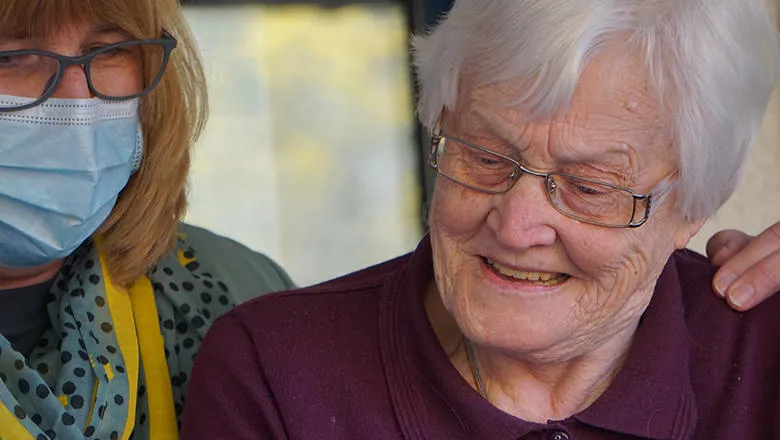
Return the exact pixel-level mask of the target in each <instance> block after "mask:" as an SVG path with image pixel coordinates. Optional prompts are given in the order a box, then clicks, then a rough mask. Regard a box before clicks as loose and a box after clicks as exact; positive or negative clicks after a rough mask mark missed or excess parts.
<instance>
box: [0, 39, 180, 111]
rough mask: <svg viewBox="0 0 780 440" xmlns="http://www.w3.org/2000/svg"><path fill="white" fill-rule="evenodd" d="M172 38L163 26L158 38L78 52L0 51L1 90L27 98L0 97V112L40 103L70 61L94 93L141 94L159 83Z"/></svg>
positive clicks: (116, 97)
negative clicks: (67, 53)
mask: <svg viewBox="0 0 780 440" xmlns="http://www.w3.org/2000/svg"><path fill="white" fill-rule="evenodd" d="M176 44H177V42H176V39H175V38H174V37H173V36H172V35H171V34H169V33H168V32H167V31H165V30H163V31H162V33H161V36H160V38H155V39H142V40H129V41H122V42H119V43H115V44H109V45H106V46H102V47H99V48H97V49H95V50H92V51H90V52H89V53H87V54H85V55H82V56H77V57H70V56H65V55H60V54H57V53H54V52H47V51H43V50H36V49H23V50H13V51H3V52H0V95H8V96H14V97H19V98H29V99H22V100H13V102H6V101H1V100H0V112H9V111H18V110H24V109H27V108H30V107H35V106H37V105H40V104H41V103H43V102H44V101H46V100H47V99H49V98H50V97H51V96H52V95H53V94H54V92H55V91H56V89H57V86H58V85H59V83H60V81H61V80H62V78H63V75H64V73H65V71H66V69H67V68H68V67H70V66H80V67H81V68H82V69H83V70H84V73H85V76H86V79H87V85H88V87H89V90H90V92H91V93H92V94H93V95H94V96H95V97H97V98H100V99H104V100H107V101H122V100H127V99H134V98H138V97H141V96H144V95H146V94H147V93H149V92H150V91H151V90H152V89H154V88H155V87H156V86H157V85H158V84H159V83H160V80H161V79H162V76H163V74H164V73H165V69H166V67H167V65H168V61H169V59H170V55H171V51H173V49H174V48H175V47H176Z"/></svg>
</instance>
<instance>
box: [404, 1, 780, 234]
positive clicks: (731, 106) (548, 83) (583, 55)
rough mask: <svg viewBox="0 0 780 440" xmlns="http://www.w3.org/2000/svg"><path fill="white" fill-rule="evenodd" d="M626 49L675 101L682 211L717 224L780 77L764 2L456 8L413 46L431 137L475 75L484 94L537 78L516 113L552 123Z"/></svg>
mask: <svg viewBox="0 0 780 440" xmlns="http://www.w3.org/2000/svg"><path fill="white" fill-rule="evenodd" d="M618 39H623V41H625V42H626V49H627V51H631V50H637V51H638V52H637V53H638V54H640V55H641V56H642V57H643V58H644V60H645V64H646V66H647V69H648V72H649V74H650V78H651V80H652V82H653V86H654V87H655V89H656V92H657V93H658V95H659V98H661V99H663V97H670V96H673V97H674V98H673V99H671V100H669V101H668V102H673V103H674V108H673V109H670V110H669V111H670V115H671V116H672V121H673V124H674V126H673V127H670V128H671V129H672V133H673V136H674V139H673V140H674V142H675V145H676V148H677V154H678V166H679V176H678V182H677V187H678V190H679V193H678V195H679V197H678V209H679V210H680V212H681V213H682V214H683V215H685V216H686V217H687V218H689V219H702V220H703V219H706V218H708V217H710V216H712V215H713V214H714V213H715V211H717V209H718V208H719V207H720V206H721V205H722V204H723V203H725V202H726V200H727V199H728V198H729V197H730V196H731V195H732V194H733V192H734V190H735V189H736V186H737V183H738V182H739V179H740V177H741V174H742V169H743V168H744V164H745V162H746V160H747V153H748V150H749V147H750V146H751V145H752V143H753V140H754V137H755V134H756V132H757V131H758V128H759V126H760V124H761V121H762V118H763V115H764V112H765V111H766V106H767V103H768V101H769V96H770V94H771V92H772V89H773V87H774V83H775V79H776V77H777V75H778V66H779V65H780V59H779V58H778V56H779V54H778V39H777V33H776V30H775V27H774V25H773V24H772V22H771V20H770V18H769V16H768V12H767V8H766V5H765V4H764V1H763V0H544V1H539V0H457V1H456V2H455V5H454V6H453V8H452V10H451V11H450V12H449V13H448V14H447V15H446V16H445V17H444V18H443V19H442V21H441V22H440V23H439V24H438V25H437V26H436V27H435V28H434V29H433V30H432V31H431V32H430V33H428V34H427V35H421V36H417V37H415V38H414V39H413V50H414V59H415V65H416V67H417V76H418V81H419V84H420V100H419V104H418V112H419V116H420V120H421V121H422V123H423V125H425V126H426V127H427V128H428V129H429V130H430V129H432V127H433V126H434V125H435V123H436V121H437V120H438V118H439V115H440V114H441V111H442V109H443V108H448V109H453V108H454V107H455V106H456V99H457V94H458V86H459V84H460V81H461V78H462V77H464V76H466V75H468V78H469V80H470V81H472V82H473V83H474V84H475V85H486V84H490V83H493V82H498V81H501V80H506V79H512V78H528V79H529V80H531V81H529V83H530V84H532V86H531V87H530V89H529V90H528V91H526V92H525V93H524V94H523V96H518V97H513V99H514V101H513V103H510V102H507V105H517V104H518V103H519V104H520V105H522V106H523V107H525V108H527V109H529V110H531V112H532V114H535V115H540V114H551V113H552V112H554V111H555V110H557V109H560V108H562V107H564V106H565V105H567V104H568V102H569V101H570V99H571V96H572V94H573V92H574V89H575V87H576V85H577V82H578V80H579V76H580V73H581V72H582V70H583V66H584V65H585V63H586V62H587V61H588V59H589V58H590V57H591V56H592V55H593V54H595V53H596V52H598V50H599V48H600V47H602V46H603V45H604V44H605V43H607V42H613V41H619V40H618ZM466 72H468V73H466Z"/></svg>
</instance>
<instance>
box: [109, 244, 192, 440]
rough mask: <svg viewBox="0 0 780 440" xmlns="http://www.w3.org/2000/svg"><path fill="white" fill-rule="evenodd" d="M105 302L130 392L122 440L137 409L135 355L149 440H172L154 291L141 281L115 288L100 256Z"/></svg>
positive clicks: (168, 386) (173, 432)
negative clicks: (143, 389)
mask: <svg viewBox="0 0 780 440" xmlns="http://www.w3.org/2000/svg"><path fill="white" fill-rule="evenodd" d="M101 266H102V268H103V280H104V282H105V286H106V298H107V299H108V305H109V307H110V310H111V317H112V319H113V321H114V331H115V332H116V337H117V341H118V343H119V349H120V350H121V352H122V356H123V357H124V359H125V363H126V368H127V373H128V378H129V379H130V381H129V382H130V384H129V386H130V389H129V390H128V394H129V396H128V400H129V401H128V405H129V407H128V416H127V421H126V423H125V429H124V431H123V434H122V439H123V440H127V439H128V438H129V437H130V433H131V432H132V430H133V426H134V425H135V409H136V406H137V403H138V402H137V399H138V396H137V393H138V377H139V366H138V364H139V362H138V359H139V353H140V358H141V359H143V369H144V378H145V379H146V390H147V402H148V405H149V437H150V438H153V439H158V438H159V439H176V438H178V436H179V433H178V428H177V426H176V412H175V410H174V406H173V389H172V387H171V378H170V375H169V373H168V363H167V362H166V360H165V344H164V341H163V337H162V333H161V332H160V323H159V321H158V318H157V316H158V315H157V305H156V303H155V300H154V289H153V288H152V283H151V281H149V278H147V277H143V278H141V279H139V280H138V281H136V282H135V283H134V284H133V285H132V286H131V287H130V288H129V289H123V288H120V287H117V286H115V285H114V284H113V283H112V282H111V278H110V277H109V275H108V272H107V271H106V264H105V261H103V257H102V255H101Z"/></svg>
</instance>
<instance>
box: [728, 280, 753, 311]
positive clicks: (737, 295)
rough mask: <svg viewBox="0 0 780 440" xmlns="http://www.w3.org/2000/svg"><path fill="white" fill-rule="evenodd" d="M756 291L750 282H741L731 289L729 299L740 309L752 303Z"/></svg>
mask: <svg viewBox="0 0 780 440" xmlns="http://www.w3.org/2000/svg"><path fill="white" fill-rule="evenodd" d="M755 294H756V292H755V290H753V286H751V285H750V284H740V285H738V286H737V287H735V288H733V289H732V290H731V294H730V295H729V299H730V300H731V303H732V304H734V305H735V306H737V307H739V308H740V309H744V308H745V307H748V306H749V305H750V301H752V300H753V296H755Z"/></svg>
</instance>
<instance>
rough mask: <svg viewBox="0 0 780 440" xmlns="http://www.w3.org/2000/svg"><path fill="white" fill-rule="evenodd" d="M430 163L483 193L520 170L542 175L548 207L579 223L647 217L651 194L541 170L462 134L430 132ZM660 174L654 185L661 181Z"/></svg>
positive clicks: (635, 221) (501, 187) (504, 187)
mask: <svg viewBox="0 0 780 440" xmlns="http://www.w3.org/2000/svg"><path fill="white" fill-rule="evenodd" d="M430 165H431V167H432V168H433V169H434V170H435V171H436V172H437V173H438V174H439V175H441V176H443V177H446V178H447V179H449V180H451V181H453V182H455V183H457V184H460V185H463V186H465V187H467V188H470V189H473V190H474V191H479V192H482V193H486V194H503V193H505V192H507V191H509V190H510V189H511V188H512V187H513V186H514V185H515V183H516V182H517V181H518V180H519V179H520V177H521V176H522V175H523V174H530V175H532V176H536V177H541V178H542V179H544V188H545V190H546V192H547V196H548V198H549V200H550V203H551V204H552V206H553V207H554V208H555V209H556V210H557V211H558V212H560V213H561V214H563V215H565V216H567V217H571V218H573V219H575V220H579V221H581V222H585V223H589V224H592V225H596V226H605V227H608V228H637V227H639V226H642V225H643V224H644V223H645V222H646V221H647V219H648V217H649V216H650V211H651V207H652V205H653V200H654V197H656V198H657V197H660V196H661V195H662V194H663V193H665V191H666V190H668V188H669V187H670V186H667V188H666V189H660V191H658V192H656V193H655V195H654V194H653V192H652V191H651V192H650V193H648V194H637V193H635V192H634V191H632V190H631V189H629V188H624V187H621V186H617V185H613V184H610V183H606V182H599V181H597V180H593V179H588V178H585V177H580V176H574V175H571V174H566V173H560V172H550V173H543V172H539V171H534V170H531V169H529V168H526V167H524V166H523V165H521V164H520V163H519V162H517V161H516V160H514V159H512V158H510V157H507V156H504V155H502V154H500V153H497V152H495V151H492V150H489V149H487V148H484V147H480V146H479V145H474V144H472V143H469V142H467V141H464V140H463V139H458V138H456V137H452V136H446V135H443V134H434V135H433V137H432V139H431V154H430ZM668 181H669V179H668V178H667V179H664V181H662V182H661V183H660V184H659V185H658V186H657V187H656V188H660V187H662V186H664V183H665V182H668Z"/></svg>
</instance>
